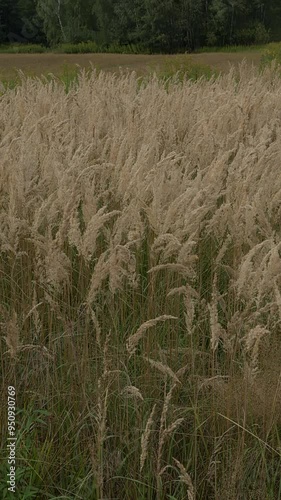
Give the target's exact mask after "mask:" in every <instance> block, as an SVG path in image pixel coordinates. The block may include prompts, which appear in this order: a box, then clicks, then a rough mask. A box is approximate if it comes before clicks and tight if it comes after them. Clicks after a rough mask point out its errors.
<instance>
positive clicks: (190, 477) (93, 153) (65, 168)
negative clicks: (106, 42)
mask: <svg viewBox="0 0 281 500" xmlns="http://www.w3.org/2000/svg"><path fill="white" fill-rule="evenodd" d="M280 93H281V80H280V79H279V77H278V74H276V72H274V70H273V69H272V68H267V69H266V70H265V71H264V72H263V73H262V74H259V72H258V70H256V69H254V68H248V67H247V66H246V64H242V65H240V67H239V69H238V70H237V71H236V70H234V69H233V68H232V70H231V71H230V73H229V74H224V75H219V76H218V77H217V78H211V79H210V80H207V79H202V78H201V79H200V80H198V81H196V82H192V81H190V80H188V79H187V78H186V79H184V78H183V79H182V81H181V84H180V85H178V84H176V83H171V84H170V85H168V86H167V85H166V83H165V82H163V81H162V80H159V78H157V76H156V75H155V76H152V77H151V78H150V79H149V80H148V81H145V82H142V81H140V80H138V79H137V77H136V75H135V74H134V73H126V72H122V73H120V74H119V75H118V74H114V75H112V74H106V73H104V72H97V71H92V72H90V73H86V72H83V71H82V72H81V73H80V74H79V75H78V77H77V82H76V84H75V85H73V86H71V87H70V88H69V89H68V93H66V92H65V87H64V85H63V84H62V83H61V82H60V81H59V80H58V79H52V80H50V81H47V80H46V81H45V82H43V81H40V80H39V79H37V80H34V79H30V78H24V77H22V82H21V85H20V86H17V87H16V88H14V89H10V90H6V91H5V92H4V93H3V95H2V96H1V97H0V148H1V156H0V203H1V211H0V220H1V225H0V228H1V230H0V245H1V251H0V274H1V281H0V297H1V302H0V323H1V342H2V348H1V363H0V367H1V368H0V370H1V406H0V417H1V418H0V422H1V424H0V425H1V452H0V453H1V476H2V477H5V475H6V473H7V459H6V438H7V387H8V386H11V385H14V386H15V387H16V394H17V396H16V406H17V471H18V472H17V474H18V476H17V491H18V492H19V494H20V496H21V498H59V497H63V498H65V499H71V498H81V499H84V498H85V499H86V498H87V499H88V498H89V499H93V500H98V499H101V498H124V499H127V500H132V499H146V500H147V499H148V500H149V499H150V500H154V499H157V500H160V499H161V500H166V499H168V498H169V499H177V500H184V499H187V498H188V499H189V500H193V499H195V498H196V499H202V500H205V499H210V500H217V499H224V498H227V499H229V500H237V499H238V498H243V499H244V498H245V499H246V498H248V499H256V500H264V499H271V500H278V499H281V484H280V468H281V448H280V442H281V441H280V428H281V417H280V415H281V397H280V383H281V372H280V355H281V343H280V321H281V292H280V287H281V258H280V256H281V253H280V249H281V227H280V216H281V213H280V193H281V176H280V175H279V168H280V167H279V165H280V161H281V147H280V143H281V127H280V112H281V108H280V106H281V102H280ZM0 491H1V496H2V498H7V488H6V483H5V481H2V482H1V484H0Z"/></svg>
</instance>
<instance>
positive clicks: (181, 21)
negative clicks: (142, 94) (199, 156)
mask: <svg viewBox="0 0 281 500" xmlns="http://www.w3.org/2000/svg"><path fill="white" fill-rule="evenodd" d="M280 38H281V2H280V0H266V1H265V0H94V1H93V0H0V43H14V42H17V43H24V44H25V45H26V44H27V43H32V44H44V45H49V46H51V47H54V46H55V45H58V44H62V43H63V44H73V43H74V44H79V43H81V42H82V43H87V42H94V43H96V44H97V46H98V47H104V50H107V49H108V47H109V46H110V45H111V46H112V45H114V46H116V47H117V46H119V47H120V46H138V47H142V48H143V50H144V51H146V52H164V53H176V52H183V51H193V50H196V49H199V48H200V47H202V46H209V47H212V46H220V47H223V46H225V45H239V44H240V45H241V44H242V45H251V44H264V43H267V42H269V41H277V40H279V39H280Z"/></svg>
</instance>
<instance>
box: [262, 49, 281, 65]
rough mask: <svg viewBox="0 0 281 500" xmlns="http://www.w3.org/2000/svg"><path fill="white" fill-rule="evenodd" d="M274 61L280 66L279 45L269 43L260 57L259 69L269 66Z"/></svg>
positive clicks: (280, 51) (280, 52)
mask: <svg viewBox="0 0 281 500" xmlns="http://www.w3.org/2000/svg"><path fill="white" fill-rule="evenodd" d="M274 60H276V62H277V63H278V64H281V43H270V44H269V45H268V46H267V48H266V49H265V50H264V51H263V53H262V56H261V67H262V68H264V67H265V66H268V65H270V64H271V62H272V61H274Z"/></svg>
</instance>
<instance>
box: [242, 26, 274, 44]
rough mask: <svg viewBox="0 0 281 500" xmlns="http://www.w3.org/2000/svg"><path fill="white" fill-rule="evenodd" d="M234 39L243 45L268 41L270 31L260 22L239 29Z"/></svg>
mask: <svg viewBox="0 0 281 500" xmlns="http://www.w3.org/2000/svg"><path fill="white" fill-rule="evenodd" d="M234 41H235V43H237V44H242V45H251V44H260V43H268V42H269V41H270V32H269V30H267V29H266V28H265V26H264V25H263V24H262V23H259V22H258V23H254V24H252V25H251V26H249V27H248V28H244V29H241V30H238V31H237V33H236V35H235V40H234Z"/></svg>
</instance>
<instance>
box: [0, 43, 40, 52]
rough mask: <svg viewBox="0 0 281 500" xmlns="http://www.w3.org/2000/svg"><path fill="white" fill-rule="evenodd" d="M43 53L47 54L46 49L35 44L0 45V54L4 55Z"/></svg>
mask: <svg viewBox="0 0 281 500" xmlns="http://www.w3.org/2000/svg"><path fill="white" fill-rule="evenodd" d="M44 52H48V49H47V47H45V46H44V45H40V44H36V43H27V44H23V43H13V44H8V45H0V53H4V54H42V53H44Z"/></svg>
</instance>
